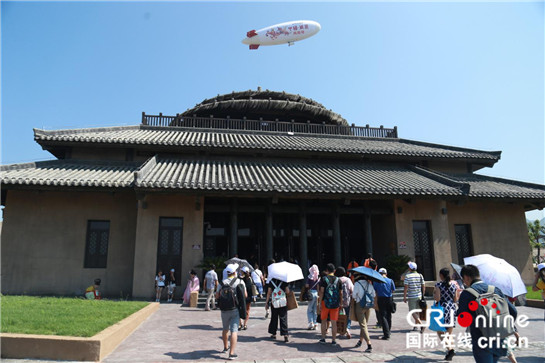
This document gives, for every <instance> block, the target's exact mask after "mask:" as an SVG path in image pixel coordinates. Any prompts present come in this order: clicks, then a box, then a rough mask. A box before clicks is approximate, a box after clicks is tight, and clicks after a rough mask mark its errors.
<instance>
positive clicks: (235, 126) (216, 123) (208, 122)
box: [142, 112, 397, 138]
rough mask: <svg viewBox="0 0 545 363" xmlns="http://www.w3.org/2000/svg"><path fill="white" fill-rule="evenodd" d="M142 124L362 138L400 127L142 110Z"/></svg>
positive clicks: (389, 135)
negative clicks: (153, 113)
mask: <svg viewBox="0 0 545 363" xmlns="http://www.w3.org/2000/svg"><path fill="white" fill-rule="evenodd" d="M142 125H148V126H161V127H190V128H206V129H224V130H248V131H274V132H286V133H294V134H295V133H303V134H323V135H345V136H359V137H377V138H397V126H395V127H394V128H393V129H391V128H384V127H383V126H380V127H369V125H366V126H365V127H363V126H355V125H354V124H352V126H344V125H329V124H326V123H324V122H322V123H321V124H316V123H311V122H310V121H307V123H298V122H293V121H289V122H286V121H279V120H278V119H276V120H274V121H269V120H263V119H260V120H247V119H246V118H243V119H231V118H214V117H197V116H182V115H179V114H178V115H176V116H164V115H163V114H162V113H159V115H146V114H145V113H144V112H142Z"/></svg>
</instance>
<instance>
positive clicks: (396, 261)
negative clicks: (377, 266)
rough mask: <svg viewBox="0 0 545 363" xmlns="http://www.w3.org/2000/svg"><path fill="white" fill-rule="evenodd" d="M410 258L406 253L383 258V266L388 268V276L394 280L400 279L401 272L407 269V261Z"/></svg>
mask: <svg viewBox="0 0 545 363" xmlns="http://www.w3.org/2000/svg"><path fill="white" fill-rule="evenodd" d="M410 260H411V258H410V257H409V256H407V255H388V256H386V259H385V260H384V261H385V263H384V268H386V270H388V277H389V278H391V279H392V280H394V281H399V280H400V279H401V274H403V272H405V271H406V270H407V263H408V262H409V261H410Z"/></svg>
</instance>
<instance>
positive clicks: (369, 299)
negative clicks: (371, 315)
mask: <svg viewBox="0 0 545 363" xmlns="http://www.w3.org/2000/svg"><path fill="white" fill-rule="evenodd" d="M360 284H361V287H362V288H363V297H362V298H361V300H360V306H361V307H362V308H364V309H370V308H372V307H373V306H375V298H374V296H373V295H371V294H370V293H369V291H368V290H367V289H366V288H364V287H363V282H361V281H360ZM367 287H369V283H367Z"/></svg>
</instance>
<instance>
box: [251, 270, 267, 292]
mask: <svg viewBox="0 0 545 363" xmlns="http://www.w3.org/2000/svg"><path fill="white" fill-rule="evenodd" d="M251 276H252V280H253V281H254V285H255V287H256V288H257V292H258V293H259V295H258V297H259V298H260V299H263V286H264V285H265V280H264V279H263V272H261V270H260V269H259V265H258V264H257V263H255V264H254V270H253V271H252V273H251Z"/></svg>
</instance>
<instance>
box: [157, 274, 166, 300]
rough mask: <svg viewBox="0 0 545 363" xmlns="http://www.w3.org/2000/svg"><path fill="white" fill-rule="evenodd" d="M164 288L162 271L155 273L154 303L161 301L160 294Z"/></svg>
mask: <svg viewBox="0 0 545 363" xmlns="http://www.w3.org/2000/svg"><path fill="white" fill-rule="evenodd" d="M164 288H165V275H163V270H159V271H158V272H157V276H155V302H159V301H161V294H162V293H163V289H164Z"/></svg>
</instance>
